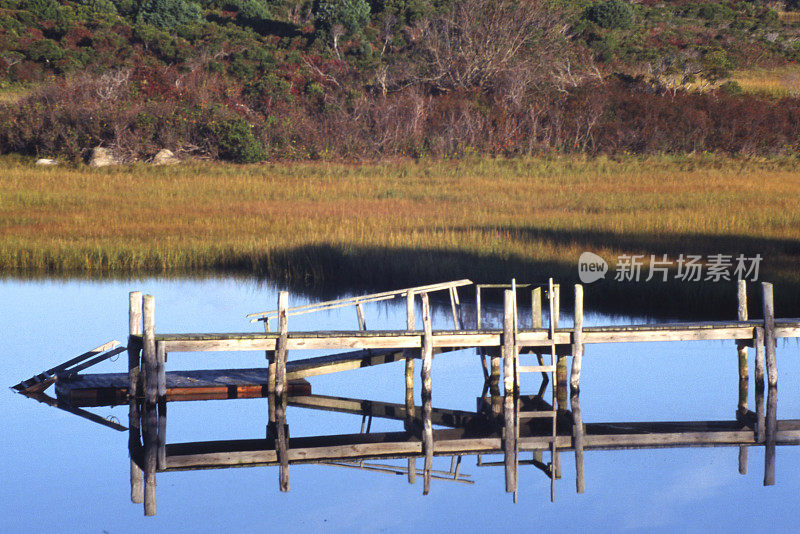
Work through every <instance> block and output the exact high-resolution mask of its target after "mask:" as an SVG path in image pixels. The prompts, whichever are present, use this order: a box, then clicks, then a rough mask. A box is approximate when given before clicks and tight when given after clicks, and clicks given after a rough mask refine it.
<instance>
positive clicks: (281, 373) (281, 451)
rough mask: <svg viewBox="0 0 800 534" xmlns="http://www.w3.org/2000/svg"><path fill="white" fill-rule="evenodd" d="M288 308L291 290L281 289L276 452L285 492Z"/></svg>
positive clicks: (287, 463) (279, 482)
mask: <svg viewBox="0 0 800 534" xmlns="http://www.w3.org/2000/svg"><path fill="white" fill-rule="evenodd" d="M288 308H289V292H288V291H281V292H280V293H279V294H278V310H279V314H278V344H277V347H276V350H275V424H276V426H277V429H276V430H277V448H276V452H277V455H278V460H279V461H280V465H281V467H280V471H279V474H278V485H279V487H280V490H281V491H283V492H286V491H289V455H288V454H287V447H288V442H289V440H288V436H287V435H286V434H287V432H286V430H287V429H286V401H287V394H286V393H287V392H286V389H287V378H286V360H287V358H288V349H287V341H288V334H289V323H288V315H287V310H288Z"/></svg>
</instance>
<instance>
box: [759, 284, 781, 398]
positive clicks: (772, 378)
mask: <svg viewBox="0 0 800 534" xmlns="http://www.w3.org/2000/svg"><path fill="white" fill-rule="evenodd" d="M761 289H762V291H763V297H764V349H765V352H766V359H767V384H768V385H769V387H774V386H776V385H777V384H778V368H777V365H776V363H775V348H776V346H777V342H776V340H775V306H774V304H773V297H772V284H770V283H768V282H762V283H761Z"/></svg>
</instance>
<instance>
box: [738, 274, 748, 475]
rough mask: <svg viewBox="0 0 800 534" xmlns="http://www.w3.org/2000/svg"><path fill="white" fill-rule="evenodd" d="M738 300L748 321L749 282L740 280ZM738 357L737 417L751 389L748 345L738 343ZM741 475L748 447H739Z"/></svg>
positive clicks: (742, 316)
mask: <svg viewBox="0 0 800 534" xmlns="http://www.w3.org/2000/svg"><path fill="white" fill-rule="evenodd" d="M736 300H737V303H738V306H737V309H736V314H737V318H738V319H739V320H740V321H746V320H747V282H745V281H744V280H739V281H738V282H737V284H736ZM736 355H737V359H738V363H739V400H738V403H737V416H739V415H741V414H744V413H746V412H747V394H748V389H749V382H750V374H749V370H748V368H747V345H745V344H744V343H741V342H740V343H737V345H736ZM739 473H740V474H742V475H746V474H747V447H739Z"/></svg>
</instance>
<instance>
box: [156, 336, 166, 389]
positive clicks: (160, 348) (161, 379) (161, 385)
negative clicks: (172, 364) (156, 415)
mask: <svg viewBox="0 0 800 534" xmlns="http://www.w3.org/2000/svg"><path fill="white" fill-rule="evenodd" d="M166 363H167V352H166V350H165V347H164V342H163V341H157V342H156V366H157V372H158V377H157V378H158V380H157V386H158V401H159V402H161V401H166V400H167V371H166Z"/></svg>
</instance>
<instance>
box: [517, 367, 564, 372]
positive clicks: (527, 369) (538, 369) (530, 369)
mask: <svg viewBox="0 0 800 534" xmlns="http://www.w3.org/2000/svg"><path fill="white" fill-rule="evenodd" d="M555 370H556V367H555V365H518V366H517V371H518V372H520V373H552V372H554V371H555Z"/></svg>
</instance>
